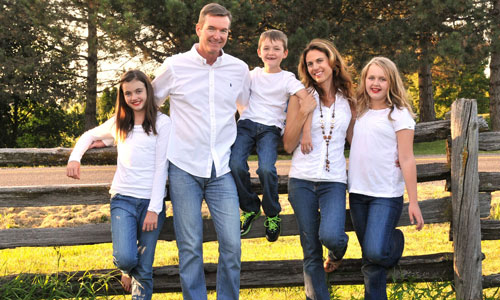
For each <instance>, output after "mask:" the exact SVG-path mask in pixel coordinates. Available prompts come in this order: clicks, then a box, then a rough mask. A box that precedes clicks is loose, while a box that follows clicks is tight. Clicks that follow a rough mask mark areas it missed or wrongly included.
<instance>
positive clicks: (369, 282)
mask: <svg viewBox="0 0 500 300" xmlns="http://www.w3.org/2000/svg"><path fill="white" fill-rule="evenodd" d="M349 206H350V211H351V219H352V224H353V226H354V230H355V231H356V236H357V237H358V240H359V243H360V245H361V250H362V253H363V259H362V261H363V263H362V268H361V271H362V273H363V276H364V282H365V299H366V300H380V299H387V293H386V286H387V282H386V277H387V269H388V268H392V267H394V266H395V265H396V264H397V263H398V261H399V259H400V258H401V255H402V253H403V249H404V236H403V233H402V232H401V231H400V230H399V229H396V226H397V224H398V222H399V218H400V216H401V212H402V210H403V196H401V197H394V198H381V197H371V196H367V195H361V194H356V193H350V194H349Z"/></svg>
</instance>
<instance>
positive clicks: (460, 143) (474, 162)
mask: <svg viewBox="0 0 500 300" xmlns="http://www.w3.org/2000/svg"><path fill="white" fill-rule="evenodd" d="M478 136H479V132H478V123H477V104H476V100H471V99H458V100H456V101H455V102H454V103H453V104H452V106H451V138H452V153H451V192H452V210H453V212H452V226H453V248H454V249H453V251H454V253H455V254H454V258H453V267H454V272H455V275H454V277H455V291H456V296H457V300H475V299H478V300H480V299H482V294H483V290H482V265H481V263H482V262H481V258H482V255H481V223H480V219H479V176H478Z"/></svg>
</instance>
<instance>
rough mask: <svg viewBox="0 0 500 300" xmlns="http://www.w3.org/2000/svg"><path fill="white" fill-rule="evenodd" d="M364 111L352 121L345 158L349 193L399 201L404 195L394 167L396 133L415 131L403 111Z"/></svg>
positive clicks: (409, 117)
mask: <svg viewBox="0 0 500 300" xmlns="http://www.w3.org/2000/svg"><path fill="white" fill-rule="evenodd" d="M389 112H390V109H389V108H386V109H380V110H371V109H370V110H368V111H367V112H366V113H365V114H363V115H362V116H361V117H360V118H358V119H357V120H356V123H355V125H354V134H353V138H352V144H351V152H350V155H349V180H348V186H349V193H358V194H363V195H368V196H373V197H400V196H402V195H403V194H404V191H405V182H404V179H403V174H402V172H401V168H399V167H397V166H396V159H397V158H398V142H397V137H396V132H397V131H399V130H403V129H410V130H414V129H415V121H414V120H413V118H412V116H411V115H410V112H409V111H408V110H407V109H406V108H403V109H398V108H394V111H393V112H392V114H391V117H392V119H393V121H391V120H389V118H388V114H389Z"/></svg>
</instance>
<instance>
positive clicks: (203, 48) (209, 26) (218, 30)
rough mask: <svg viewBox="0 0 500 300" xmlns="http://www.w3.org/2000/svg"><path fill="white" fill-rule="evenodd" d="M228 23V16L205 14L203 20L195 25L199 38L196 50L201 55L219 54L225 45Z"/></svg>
mask: <svg viewBox="0 0 500 300" xmlns="http://www.w3.org/2000/svg"><path fill="white" fill-rule="evenodd" d="M230 24H231V22H230V21H229V18H228V17H221V16H212V15H206V16H205V22H204V23H203V24H202V25H200V24H197V25H196V34H197V35H198V38H199V40H200V44H199V48H198V51H199V52H200V54H201V56H203V57H205V56H219V54H220V52H221V49H222V48H223V47H224V45H226V42H227V37H228V35H229V25H230ZM205 58H206V57H205Z"/></svg>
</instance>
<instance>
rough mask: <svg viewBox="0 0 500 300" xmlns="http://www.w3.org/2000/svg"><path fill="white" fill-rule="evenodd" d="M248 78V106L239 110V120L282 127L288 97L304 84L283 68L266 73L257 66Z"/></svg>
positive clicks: (302, 87)
mask: <svg viewBox="0 0 500 300" xmlns="http://www.w3.org/2000/svg"><path fill="white" fill-rule="evenodd" d="M250 78H251V79H252V83H251V85H250V100H249V102H248V107H246V108H245V109H244V110H243V111H242V112H240V114H241V116H240V120H244V119H249V120H252V121H254V122H257V123H260V124H264V125H268V126H277V127H279V128H280V129H283V128H284V123H285V119H286V112H285V109H286V105H287V102H288V98H290V96H291V95H294V94H295V93H297V92H298V91H300V90H301V89H304V85H303V84H302V83H301V82H300V81H299V80H297V78H295V75H294V74H293V73H292V72H288V71H284V70H282V71H281V72H278V73H266V72H265V70H264V69H263V68H259V67H257V68H255V69H253V70H252V71H251V72H250Z"/></svg>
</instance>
